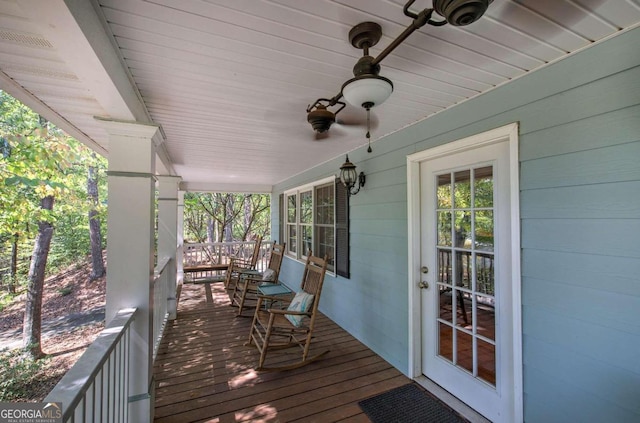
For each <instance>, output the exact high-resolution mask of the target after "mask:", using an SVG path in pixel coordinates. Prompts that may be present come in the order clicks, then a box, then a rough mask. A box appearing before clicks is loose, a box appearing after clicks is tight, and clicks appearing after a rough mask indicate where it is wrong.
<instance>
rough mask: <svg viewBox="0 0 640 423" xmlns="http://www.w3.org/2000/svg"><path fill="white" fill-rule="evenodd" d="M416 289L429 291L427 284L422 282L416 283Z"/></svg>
mask: <svg viewBox="0 0 640 423" xmlns="http://www.w3.org/2000/svg"><path fill="white" fill-rule="evenodd" d="M418 288H420V289H429V282H427V281H422V282H419V283H418Z"/></svg>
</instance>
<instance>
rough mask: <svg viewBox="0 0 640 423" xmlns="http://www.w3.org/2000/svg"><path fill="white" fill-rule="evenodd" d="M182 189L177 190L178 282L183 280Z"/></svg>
mask: <svg viewBox="0 0 640 423" xmlns="http://www.w3.org/2000/svg"><path fill="white" fill-rule="evenodd" d="M184 193H185V192H184V191H178V254H177V256H178V258H177V260H176V264H177V269H178V284H181V283H182V281H183V280H184Z"/></svg>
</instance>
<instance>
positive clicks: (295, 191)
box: [282, 175, 336, 276]
mask: <svg viewBox="0 0 640 423" xmlns="http://www.w3.org/2000/svg"><path fill="white" fill-rule="evenodd" d="M335 180H336V176H335V175H333V176H328V177H326V178H323V179H318V180H317V181H313V182H309V183H307V184H304V185H299V186H297V187H294V188H289V189H288V190H286V191H284V192H283V193H282V194H283V195H284V199H285V200H284V201H285V209H284V211H283V212H284V213H285V216H283V218H284V219H283V221H284V225H285V238H286V239H287V242H288V239H289V234H288V231H287V226H288V223H287V217H288V201H287V198H288V196H289V195H296V226H297V227H298V231H297V237H298V238H297V239H296V240H297V242H298V244H299V243H300V241H299V237H300V231H299V229H300V226H299V225H300V216H299V214H300V213H299V211H300V193H302V192H306V191H309V190H311V192H312V197H313V218H312V223H311V226H312V227H313V228H314V235H315V226H316V216H315V206H316V205H315V188H316V187H318V186H320V185H326V184H329V183H335ZM335 197H336V192H335V188H334V192H333V198H334V208H333V214H334V218H333V239H334V241H333V244H334V245H333V247H334V251H335V248H336V245H335V239H336V225H335V213H336V209H335ZM314 243H315V238H314ZM289 248H290V246H288V247H287V248H286V251H285V257H287V258H288V259H290V260H295V261H297V262H300V263H304V262H305V261H306V259H307V256H306V254H305V253H306V252H304V251H298V250H299V248H301V246H300V245H297V246H296V254H295V256H294V255H293V254H292V253H291V252H290V250H289ZM327 274H329V275H332V276H335V269H334V271H330V270H328V269H327Z"/></svg>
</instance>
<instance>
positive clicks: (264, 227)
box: [184, 192, 270, 242]
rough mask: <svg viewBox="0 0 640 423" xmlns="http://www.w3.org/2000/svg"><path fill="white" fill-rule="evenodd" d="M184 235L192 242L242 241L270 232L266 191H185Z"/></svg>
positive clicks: (268, 200) (264, 235)
mask: <svg viewBox="0 0 640 423" xmlns="http://www.w3.org/2000/svg"><path fill="white" fill-rule="evenodd" d="M184 202H185V209H184V222H185V239H187V240H192V241H195V242H222V241H227V242H228V241H243V240H247V239H251V238H254V237H257V236H262V237H264V238H268V237H269V235H270V220H269V219H270V205H269V202H270V196H269V195H267V194H233V193H224V194H223V193H196V192H188V193H186V194H185V200H184Z"/></svg>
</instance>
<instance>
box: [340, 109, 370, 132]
mask: <svg viewBox="0 0 640 423" xmlns="http://www.w3.org/2000/svg"><path fill="white" fill-rule="evenodd" d="M369 113H370V118H369V120H370V122H369V125H370V129H372V130H373V129H377V128H378V124H379V120H378V117H377V116H376V115H375V114H374V113H372V112H369ZM336 124H338V125H343V126H361V127H362V128H365V131H366V127H367V112H366V111H365V110H364V109H357V108H355V107H350V108H348V109H345V110H344V111H342V112H340V114H338V116H336V123H335V124H334V126H335V125H336Z"/></svg>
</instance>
